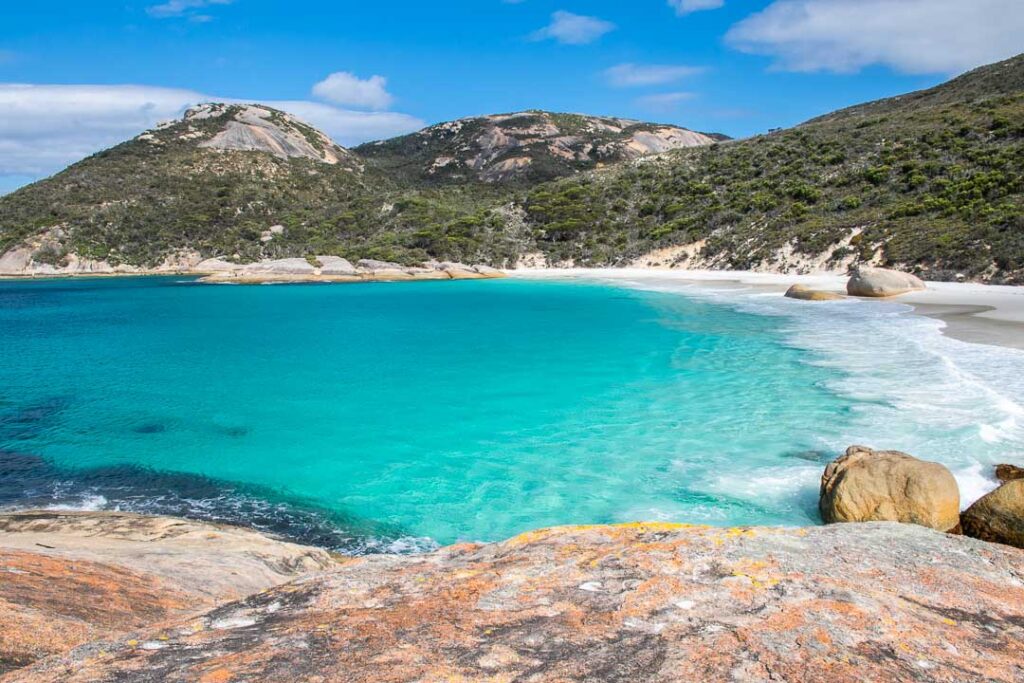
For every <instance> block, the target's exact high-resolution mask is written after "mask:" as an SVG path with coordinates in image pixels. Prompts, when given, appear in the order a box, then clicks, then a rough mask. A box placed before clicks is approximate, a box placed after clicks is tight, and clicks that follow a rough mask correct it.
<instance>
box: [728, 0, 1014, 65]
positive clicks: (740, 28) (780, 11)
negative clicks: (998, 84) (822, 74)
mask: <svg viewBox="0 0 1024 683" xmlns="http://www.w3.org/2000/svg"><path fill="white" fill-rule="evenodd" d="M1021 36H1024V2H1022V1H1021V0H776V1H775V2H774V3H772V4H771V5H769V6H768V7H767V8H766V9H764V10H763V11H761V12H758V13H757V14H754V15H752V16H750V17H748V18H746V19H744V20H743V21H741V22H740V23H738V24H737V25H735V26H734V27H733V28H732V29H730V31H729V33H728V34H727V35H726V41H727V42H728V43H729V44H730V45H732V46H734V47H736V48H738V49H740V50H743V51H746V52H752V53H757V54H765V55H770V56H772V57H775V59H776V66H777V67H779V68H782V69H786V70H791V71H835V72H840V73H849V72H855V71H858V70H860V69H861V68H863V67H866V66H869V65H872V64H883V65H886V66H889V67H892V68H893V69H896V70H897V71H901V72H904V73H915V74H925V73H944V74H954V73H959V72H962V71H966V70H968V69H971V68H973V67H976V66H980V65H982V64H987V63H989V62H995V61H999V60H1001V59H1006V58H1008V57H1012V56H1013V55H1015V54H1017V53H1019V52H1021V51H1022V49H1024V41H1022V38H1021Z"/></svg>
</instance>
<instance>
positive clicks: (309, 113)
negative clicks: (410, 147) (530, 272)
mask: <svg viewBox="0 0 1024 683" xmlns="http://www.w3.org/2000/svg"><path fill="white" fill-rule="evenodd" d="M263 104H266V105H268V106H271V107H274V108H275V109H280V110H281V111H286V112H288V113H289V114H294V115H295V116H297V117H299V118H300V119H302V120H303V121H305V122H306V123H308V124H310V125H311V126H314V127H315V128H319V129H320V130H322V131H323V132H325V133H327V135H329V136H330V137H331V139H332V140H334V141H335V142H337V143H338V144H340V145H343V146H345V147H353V146H355V145H358V144H361V143H364V142H369V141H370V140H381V139H383V138H390V137H394V136H396V135H404V134H406V133H412V132H413V131H417V130H419V129H420V128H423V127H424V126H426V125H427V124H426V123H425V122H424V121H423V120H422V119H418V118H416V117H415V116H410V115H409V114H402V113H399V112H395V111H372V112H371V111H351V110H349V109H340V108H338V107H332V106H331V105H329V104H321V103H319V102H306V101H304V100H264V101H263Z"/></svg>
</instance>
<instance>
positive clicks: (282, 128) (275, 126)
mask: <svg viewBox="0 0 1024 683" xmlns="http://www.w3.org/2000/svg"><path fill="white" fill-rule="evenodd" d="M207 120H216V121H217V126H216V127H215V128H213V129H212V130H211V129H208V128H207V127H201V126H198V125H196V124H198V123H199V122H204V121H207ZM169 135H174V136H177V138H178V139H179V140H196V141H198V142H197V144H198V146H199V147H201V148H205V149H214V150H222V151H235V152H265V153H267V154H271V155H273V156H275V157H278V158H280V159H311V160H313V161H320V162H323V163H326V164H337V163H339V162H346V163H355V160H354V158H353V156H352V154H351V153H350V152H349V151H348V150H346V149H344V148H343V147H340V146H339V145H337V144H335V143H334V141H333V140H331V139H330V138H329V137H327V136H326V135H324V134H323V133H321V132H320V131H318V130H317V129H315V128H313V127H312V126H309V125H307V124H305V123H303V122H302V121H299V120H298V119H296V118H295V117H293V116H291V115H290V114H286V113H285V112H283V111H279V110H277V109H273V108H271V107H267V106H264V105H260V104H224V103H209V104H201V105H199V106H197V107H192V108H191V109H189V110H188V111H186V112H185V115H184V117H183V118H182V119H181V120H180V121H171V122H169V123H167V124H164V125H163V126H161V127H159V128H157V129H156V130H152V131H147V132H146V133H143V134H142V135H140V136H139V139H140V140H143V141H145V142H149V143H151V144H154V145H161V144H166V142H167V139H166V138H167V137H168V136H169Z"/></svg>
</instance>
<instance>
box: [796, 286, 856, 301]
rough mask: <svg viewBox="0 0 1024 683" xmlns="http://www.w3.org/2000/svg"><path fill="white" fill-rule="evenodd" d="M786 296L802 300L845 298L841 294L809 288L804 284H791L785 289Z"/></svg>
mask: <svg viewBox="0 0 1024 683" xmlns="http://www.w3.org/2000/svg"><path fill="white" fill-rule="evenodd" d="M786 296H787V297H789V298H790V299H800V300H802V301H835V300H837V299H845V298H846V297H845V296H843V295H842V294H836V293H835V292H826V291H823V290H820V289H811V288H810V287H806V286H804V285H793V286H792V287H790V288H789V289H787V290H786Z"/></svg>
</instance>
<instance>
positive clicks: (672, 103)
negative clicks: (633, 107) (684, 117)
mask: <svg viewBox="0 0 1024 683" xmlns="http://www.w3.org/2000/svg"><path fill="white" fill-rule="evenodd" d="M694 97H696V95H694V94H693V93H692V92H665V93H658V94H656V95H645V96H644V97H640V98H638V99H637V101H636V104H637V106H639V107H641V108H643V109H650V110H652V111H659V112H668V111H674V110H675V109H677V108H678V107H679V105H680V104H681V103H682V102H686V101H687V100H692V99H693V98H694Z"/></svg>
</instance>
